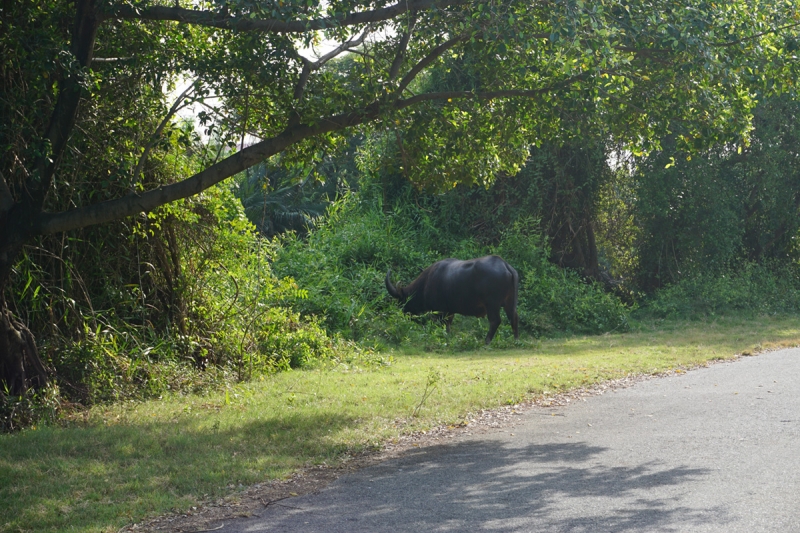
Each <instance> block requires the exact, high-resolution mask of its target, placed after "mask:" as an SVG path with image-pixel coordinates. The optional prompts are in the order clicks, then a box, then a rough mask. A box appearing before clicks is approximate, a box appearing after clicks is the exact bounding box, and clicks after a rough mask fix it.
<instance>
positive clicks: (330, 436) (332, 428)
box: [0, 316, 800, 532]
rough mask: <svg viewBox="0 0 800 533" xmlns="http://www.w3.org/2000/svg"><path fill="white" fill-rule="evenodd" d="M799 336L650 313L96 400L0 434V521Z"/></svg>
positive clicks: (96, 523) (41, 528)
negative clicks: (516, 341) (467, 346)
mask: <svg viewBox="0 0 800 533" xmlns="http://www.w3.org/2000/svg"><path fill="white" fill-rule="evenodd" d="M505 329H507V328H505ZM503 334H504V335H506V336H507V335H508V334H509V332H507V331H504V332H503ZM498 344H500V345H501V346H504V345H507V343H506V342H501V343H498ZM797 344H800V318H798V317H797V316H771V317H742V316H736V317H720V318H716V319H714V320H705V321H699V322H684V321H676V320H667V321H650V322H639V323H635V324H634V325H633V328H632V330H631V331H630V332H628V333H623V334H608V335H600V336H575V337H567V338H563V339H551V340H543V341H534V340H530V341H526V342H523V343H522V344H521V345H520V347H516V348H510V349H506V348H502V349H498V348H489V349H479V350H475V351H471V352H461V353H457V354H447V353H444V354H443V353H430V352H428V353H416V354H415V353H411V352H409V351H407V352H406V353H396V354H394V358H393V361H391V363H390V364H388V365H378V364H358V363H356V364H350V365H344V364H339V365H337V366H330V367H325V368H317V369H314V370H304V371H291V372H284V373H280V374H276V375H274V376H271V377H268V378H264V379H263V380H260V381H255V382H251V383H247V384H242V385H239V386H236V387H233V388H230V389H228V390H226V391H224V392H220V393H214V394H209V395H205V396H178V395H176V396H171V397H165V398H164V399H163V400H161V401H149V402H143V403H129V404H124V405H112V406H106V407H99V408H95V409H92V410H91V411H88V412H86V413H83V414H81V415H80V417H79V418H77V419H75V420H71V421H67V422H66V423H65V425H64V426H63V427H55V426H54V427H40V428H36V429H30V430H26V431H23V432H21V433H17V434H10V435H0V531H3V532H27V531H30V532H34V531H35V532H45V531H48V532H49V531H76V532H77V531H86V532H115V531H118V530H119V528H120V527H122V526H124V525H126V524H129V523H131V522H134V521H140V520H142V519H144V518H146V517H149V516H153V515H158V514H162V513H165V512H168V511H173V510H174V511H179V510H186V509H188V508H190V507H191V506H193V505H197V504H198V503H200V502H202V501H207V500H211V499H215V498H218V497H220V496H224V495H228V494H231V493H234V492H236V491H237V490H240V489H241V488H243V487H245V486H247V485H250V484H253V483H257V482H262V481H266V480H270V479H279V478H284V477H286V476H288V475H289V474H290V473H291V472H292V471H294V470H296V469H298V468H302V467H303V466H305V465H310V464H322V463H327V464H335V463H336V462H337V461H340V460H342V458H343V457H345V456H346V455H347V454H348V453H353V452H357V451H363V450H365V449H369V448H378V447H380V446H381V444H382V443H383V442H386V441H387V440H389V439H392V438H394V437H397V436H399V435H401V434H404V433H409V432H412V431H419V430H425V429H427V428H430V427H433V426H437V425H442V424H454V423H458V422H460V421H461V420H463V419H464V418H465V417H467V416H469V413H470V412H474V411H477V410H480V409H485V408H491V407H496V406H500V405H504V404H513V403H517V402H519V401H521V400H523V399H525V398H529V397H532V396H537V395H541V394H543V393H544V392H555V391H565V390H569V389H572V388H576V387H582V386H589V385H592V384H594V383H598V382H601V381H605V380H608V379H614V378H619V377H623V376H626V375H629V374H642V373H644V374H651V373H658V372H663V371H666V370H669V369H675V368H688V367H692V366H696V365H700V364H703V363H705V362H707V361H709V360H714V359H727V358H731V357H733V356H735V354H737V353H743V352H756V351H759V350H762V349H769V348H778V347H783V346H794V345H797Z"/></svg>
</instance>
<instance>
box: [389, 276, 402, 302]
mask: <svg viewBox="0 0 800 533" xmlns="http://www.w3.org/2000/svg"><path fill="white" fill-rule="evenodd" d="M391 274H392V271H391V270H387V271H386V290H387V291H389V295H390V296H391V297H392V298H397V299H398V300H402V299H403V296H402V295H401V294H400V291H398V290H397V287H395V286H394V285H392V280H391V279H390V276H391Z"/></svg>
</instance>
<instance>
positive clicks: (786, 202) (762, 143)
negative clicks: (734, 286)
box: [634, 98, 800, 289]
mask: <svg viewBox="0 0 800 533" xmlns="http://www.w3.org/2000/svg"><path fill="white" fill-rule="evenodd" d="M798 106H800V104H798V102H796V101H792V100H790V99H787V98H782V99H774V100H770V101H768V102H766V103H765V104H763V105H762V106H760V107H759V108H758V110H757V114H756V117H757V120H756V121H755V129H754V131H753V140H752V142H751V144H750V145H749V146H742V145H738V146H737V145H722V146H719V147H717V148H715V149H713V150H711V151H708V152H706V153H704V154H703V156H702V157H692V156H690V155H688V154H685V153H684V154H681V155H678V156H677V157H673V156H671V155H670V153H669V152H661V153H658V154H654V155H653V156H652V157H650V158H648V159H646V160H644V161H643V162H642V164H641V165H640V166H639V167H638V169H637V173H636V176H635V178H634V179H635V180H636V193H637V194H636V196H637V201H636V205H635V213H636V218H637V225H638V226H639V227H640V228H641V236H640V238H639V240H638V244H637V248H638V255H639V261H640V265H641V267H640V268H641V271H640V274H639V276H640V279H641V282H640V283H641V284H642V286H643V287H644V288H646V289H650V288H654V287H658V286H660V285H663V284H666V283H671V282H676V281H678V280H680V279H682V278H683V277H685V276H687V275H688V276H693V275H696V274H698V273H704V274H705V273H707V274H709V275H712V276H713V275H716V274H723V273H727V272H730V271H731V270H734V271H736V270H739V268H738V265H739V264H740V263H741V262H743V261H744V262H757V263H761V262H764V261H775V260H778V261H786V260H789V259H793V258H795V257H796V255H795V254H796V250H795V247H794V244H793V243H794V242H795V239H796V236H797V234H798V231H800V217H798V214H800V192H798V191H800V182H798V179H800V167H798V165H799V164H800V163H798V158H797V153H798V150H799V149H800V134H799V132H798V129H797V128H798V126H797V124H798V121H797V120H796V117H797V115H798V111H799V110H800V107H798Z"/></svg>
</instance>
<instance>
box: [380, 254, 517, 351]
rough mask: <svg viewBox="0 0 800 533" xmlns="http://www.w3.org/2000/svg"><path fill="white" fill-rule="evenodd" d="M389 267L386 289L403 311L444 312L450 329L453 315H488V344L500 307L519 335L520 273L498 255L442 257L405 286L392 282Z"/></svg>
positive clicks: (495, 327) (496, 326) (494, 331)
mask: <svg viewBox="0 0 800 533" xmlns="http://www.w3.org/2000/svg"><path fill="white" fill-rule="evenodd" d="M391 273H392V271H391V270H389V271H388V272H387V273H386V290H388V291H389V294H390V295H392V296H393V297H394V298H397V299H398V300H400V301H401V302H405V304H404V305H403V311H405V312H406V313H411V314H414V315H419V314H422V313H427V312H428V311H436V312H438V313H441V314H442V317H443V319H444V321H445V325H446V327H447V332H448V333H449V332H450V324H451V323H452V322H453V315H454V314H456V313H458V314H459V315H466V316H477V317H484V316H488V317H489V334H488V335H486V344H489V343H490V342H492V338H494V334H495V333H496V332H497V328H498V327H499V326H500V308H501V307H502V308H503V309H505V311H506V316H507V317H508V320H509V321H510V322H511V328H512V329H513V330H514V338H515V339H519V316H518V315H517V290H518V289H519V274H517V271H516V270H514V268H513V267H512V266H511V265H509V264H508V263H506V262H505V261H504V260H503V259H501V258H500V257H498V256H496V255H487V256H486V257H479V258H478V259H470V260H468V261H460V260H458V259H443V260H441V261H438V262H436V263H434V264H432V265H431V266H429V267H428V268H426V269H425V270H423V271H422V274H420V275H419V276H418V277H417V279H415V280H414V281H412V282H411V283H409V284H408V285H406V286H405V287H395V286H394V285H392V282H391V279H390V277H389V276H390V274H391Z"/></svg>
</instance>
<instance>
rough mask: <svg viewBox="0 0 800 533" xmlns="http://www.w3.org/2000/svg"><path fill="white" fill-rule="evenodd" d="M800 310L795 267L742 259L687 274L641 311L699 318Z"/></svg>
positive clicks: (653, 298)
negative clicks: (714, 269)
mask: <svg viewBox="0 0 800 533" xmlns="http://www.w3.org/2000/svg"><path fill="white" fill-rule="evenodd" d="M799 310H800V275H798V270H797V268H796V267H794V266H791V265H788V264H781V263H775V262H772V263H767V264H766V265H759V264H757V263H743V264H741V265H739V267H738V268H736V269H730V270H728V271H727V272H723V273H719V274H718V273H702V272H701V273H698V274H696V275H692V276H686V277H685V278H683V279H682V280H680V281H678V282H676V283H674V284H672V285H669V286H667V287H665V288H663V289H661V290H659V291H657V292H656V293H655V295H654V296H653V297H652V298H651V299H650V300H649V301H648V302H647V303H646V305H645V306H643V308H642V310H641V312H642V313H643V314H644V315H650V316H655V317H662V318H696V317H701V316H712V315H716V314H723V313H729V312H733V311H740V312H741V311H744V312H753V313H779V312H792V313H796V312H797V311H799Z"/></svg>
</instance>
